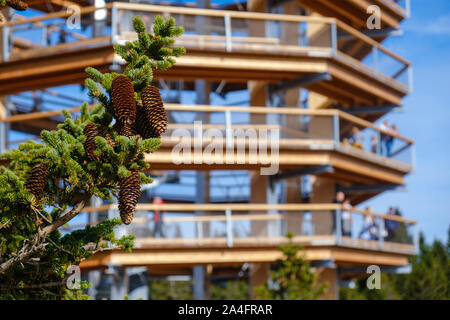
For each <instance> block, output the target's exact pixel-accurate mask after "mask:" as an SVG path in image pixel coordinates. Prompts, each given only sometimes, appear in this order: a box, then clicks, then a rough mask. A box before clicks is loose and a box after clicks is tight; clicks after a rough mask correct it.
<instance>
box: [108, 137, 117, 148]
mask: <svg viewBox="0 0 450 320" xmlns="http://www.w3.org/2000/svg"><path fill="white" fill-rule="evenodd" d="M105 140H106V142H108V144H109V145H110V146H111V147H113V148H114V146H115V145H116V143H115V142H114V139H113V137H112V136H111V135H110V134H109V133H107V134H105Z"/></svg>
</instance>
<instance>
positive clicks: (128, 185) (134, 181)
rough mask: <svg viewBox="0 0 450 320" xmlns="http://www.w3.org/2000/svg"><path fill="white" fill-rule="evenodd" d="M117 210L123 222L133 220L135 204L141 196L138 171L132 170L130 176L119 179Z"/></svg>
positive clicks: (128, 222) (126, 222) (127, 222)
mask: <svg viewBox="0 0 450 320" xmlns="http://www.w3.org/2000/svg"><path fill="white" fill-rule="evenodd" d="M119 188H120V191H119V211H120V218H121V219H122V222H123V223H125V224H130V223H131V221H133V217H134V212H135V211H136V205H137V203H138V201H139V198H140V197H141V184H140V179H139V173H137V172H133V173H132V174H131V175H130V176H128V177H125V178H122V179H120V181H119Z"/></svg>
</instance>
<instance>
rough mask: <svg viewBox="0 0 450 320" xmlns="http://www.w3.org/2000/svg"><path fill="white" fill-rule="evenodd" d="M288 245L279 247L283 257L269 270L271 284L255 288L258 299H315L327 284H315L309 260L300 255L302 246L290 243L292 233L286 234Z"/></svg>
mask: <svg viewBox="0 0 450 320" xmlns="http://www.w3.org/2000/svg"><path fill="white" fill-rule="evenodd" d="M287 237H288V239H289V244H288V245H282V246H280V247H279V249H280V251H281V252H282V253H283V256H284V257H283V259H278V260H277V262H276V266H275V269H274V270H271V271H270V277H271V281H272V284H271V285H269V284H268V283H266V284H264V285H262V286H260V287H257V288H255V292H254V293H255V295H256V297H258V298H259V299H263V300H268V299H272V300H273V299H274V300H316V299H319V298H320V297H321V296H322V295H323V293H324V292H325V289H326V287H327V284H320V285H319V284H317V279H318V276H317V274H315V273H314V272H313V271H312V270H311V268H310V265H309V262H308V261H307V260H306V259H305V258H304V257H302V256H301V255H300V252H301V251H302V247H301V246H298V245H295V244H293V243H292V238H293V235H292V234H288V235H287Z"/></svg>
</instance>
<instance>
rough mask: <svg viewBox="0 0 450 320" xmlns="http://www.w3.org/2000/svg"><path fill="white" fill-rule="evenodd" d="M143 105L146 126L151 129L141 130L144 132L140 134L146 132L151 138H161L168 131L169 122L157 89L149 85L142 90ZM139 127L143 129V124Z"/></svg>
mask: <svg viewBox="0 0 450 320" xmlns="http://www.w3.org/2000/svg"><path fill="white" fill-rule="evenodd" d="M142 105H143V113H144V114H145V117H146V119H147V125H146V126H149V127H150V128H147V129H145V130H144V129H142V128H141V130H143V131H142V132H139V134H144V132H146V133H147V134H148V135H150V136H151V137H155V136H156V137H159V136H160V135H161V134H162V133H164V132H165V131H166V130H167V125H168V120H167V114H166V111H165V110H164V103H163V101H162V99H161V95H160V93H159V89H158V88H157V87H155V86H151V85H149V86H147V87H145V88H144V89H143V90H142ZM140 117H142V116H140ZM142 118H143V117H142ZM137 125H138V126H140V127H142V124H137Z"/></svg>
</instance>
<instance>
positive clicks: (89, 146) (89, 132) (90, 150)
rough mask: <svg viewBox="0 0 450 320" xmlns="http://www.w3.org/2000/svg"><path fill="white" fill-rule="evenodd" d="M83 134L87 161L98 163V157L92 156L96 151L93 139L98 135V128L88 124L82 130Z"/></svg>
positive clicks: (93, 124) (91, 123) (90, 123)
mask: <svg viewBox="0 0 450 320" xmlns="http://www.w3.org/2000/svg"><path fill="white" fill-rule="evenodd" d="M83 134H84V135H85V136H86V141H84V151H85V152H86V156H87V158H88V160H89V161H100V157H99V156H97V155H95V154H94V151H95V150H96V149H97V145H96V144H95V138H96V137H98V136H99V135H100V132H99V129H98V126H97V125H96V124H95V123H93V122H89V123H88V124H87V125H86V126H85V127H84V129H83Z"/></svg>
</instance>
